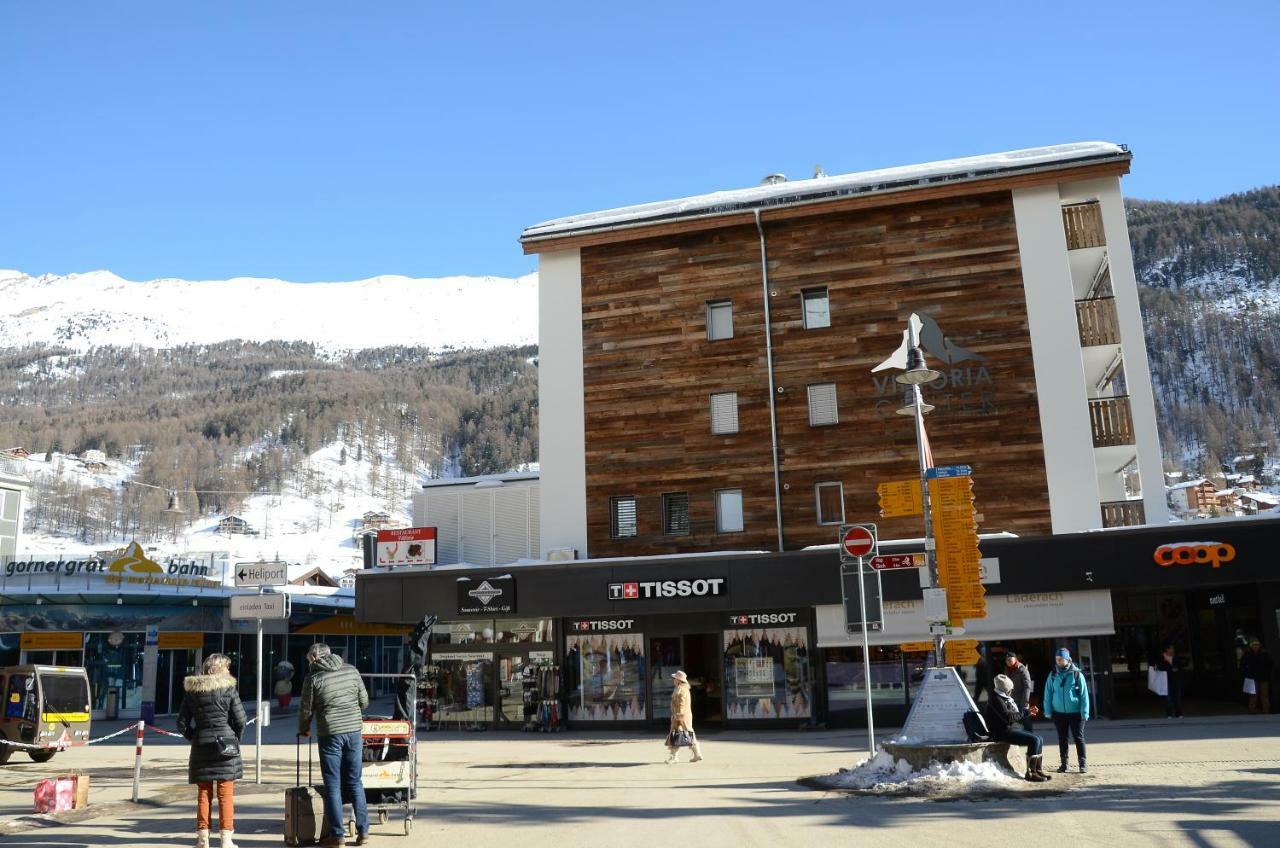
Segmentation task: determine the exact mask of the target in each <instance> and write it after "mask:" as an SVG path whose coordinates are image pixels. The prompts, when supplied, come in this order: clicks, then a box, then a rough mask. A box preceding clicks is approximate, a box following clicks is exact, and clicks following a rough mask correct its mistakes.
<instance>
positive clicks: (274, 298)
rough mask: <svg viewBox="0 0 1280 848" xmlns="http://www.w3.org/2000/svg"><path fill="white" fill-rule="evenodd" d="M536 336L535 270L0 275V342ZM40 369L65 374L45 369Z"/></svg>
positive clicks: (441, 341)
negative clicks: (321, 276) (288, 276)
mask: <svg viewBox="0 0 1280 848" xmlns="http://www.w3.org/2000/svg"><path fill="white" fill-rule="evenodd" d="M537 338H538V277H537V275H536V274H529V275H527V276H524V277H519V278H517V279H510V278H505V277H444V278H440V279H414V278H410V277H400V276H380V277H373V278H371V279H368V280H358V281H355V282H343V283H290V282H285V281H283V280H268V279H257V278H251V277H241V278H237V279H232V280H218V281H207V282H190V281H187V280H172V279H169V280H150V281H148V282H133V281H130V280H125V279H122V278H120V277H117V276H116V275H115V274H112V273H111V272H109V271H90V272H88V273H84V274H67V275H66V276H58V275H56V274H45V275H42V276H38V277H33V276H30V275H28V274H24V273H22V272H21V271H7V270H0V348H4V347H21V346H25V345H31V344H37V343H44V344H48V345H63V346H66V347H70V348H73V349H75V350H78V351H85V350H89V349H92V348H95V347H102V346H105V345H114V346H117V347H129V346H131V345H139V346H141V347H149V348H169V347H176V346H178V345H184V344H215V343H217V342H224V341H229V340H232V339H243V340H245V341H251V342H267V341H303V342H312V343H314V344H315V345H316V346H317V347H318V348H320V349H321V350H322V351H325V352H339V351H345V350H364V349H368V348H379V347H388V346H391V345H408V346H412V347H429V348H433V349H437V350H439V349H446V348H488V347H497V346H500V345H516V344H533V343H535V342H536V341H537ZM44 376H48V377H50V378H52V377H57V376H62V375H61V374H60V373H59V372H58V371H57V368H56V367H51V370H50V372H49V374H47V375H44ZM273 376H277V377H278V376H281V374H280V373H279V372H277V373H276V374H274V375H273Z"/></svg>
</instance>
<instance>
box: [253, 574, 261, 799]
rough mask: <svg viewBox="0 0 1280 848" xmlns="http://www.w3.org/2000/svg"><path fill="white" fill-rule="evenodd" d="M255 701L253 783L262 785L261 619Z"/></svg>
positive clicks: (259, 588) (259, 592)
mask: <svg viewBox="0 0 1280 848" xmlns="http://www.w3.org/2000/svg"><path fill="white" fill-rule="evenodd" d="M258 595H259V597H261V595H262V587H261V586H259V587H258ZM254 698H256V699H257V702H258V707H257V712H258V720H257V721H255V722H254V745H253V782H254V783H259V784H260V783H262V720H263V719H262V619H261V618H259V619H258V689H257V691H256V693H255V694H254Z"/></svg>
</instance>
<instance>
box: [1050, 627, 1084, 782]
mask: <svg viewBox="0 0 1280 848" xmlns="http://www.w3.org/2000/svg"><path fill="white" fill-rule="evenodd" d="M1054 662H1055V663H1056V665H1057V668H1055V669H1054V670H1053V671H1052V672H1051V673H1050V674H1049V679H1048V680H1047V681H1045V684H1044V717H1045V718H1051V719H1053V726H1054V727H1056V728H1057V730H1058V753H1059V754H1060V755H1061V757H1062V765H1060V766H1059V767H1058V771H1060V772H1065V771H1066V770H1067V734H1068V732H1070V735H1071V737H1072V738H1073V739H1074V740H1075V743H1076V759H1077V760H1079V761H1080V771H1081V772H1085V771H1088V768H1087V767H1086V759H1085V749H1084V723H1085V722H1086V721H1088V720H1089V684H1088V682H1087V681H1086V680H1085V679H1084V672H1082V671H1081V670H1080V668H1079V666H1077V665H1076V664H1075V663H1073V662H1072V661H1071V652H1070V651H1068V650H1067V649H1066V648H1059V649H1058V653H1057V655H1056V656H1055V657H1054Z"/></svg>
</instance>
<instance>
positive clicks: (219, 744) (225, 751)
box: [209, 736, 240, 760]
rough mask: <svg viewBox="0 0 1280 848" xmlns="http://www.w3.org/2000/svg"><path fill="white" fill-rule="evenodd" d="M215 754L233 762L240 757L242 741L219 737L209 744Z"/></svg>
mask: <svg viewBox="0 0 1280 848" xmlns="http://www.w3.org/2000/svg"><path fill="white" fill-rule="evenodd" d="M209 745H210V747H212V749H213V751H214V753H216V754H217V755H218V756H219V757H222V758H223V759H224V760H232V759H235V758H236V757H238V756H240V740H239V739H236V738H235V737H234V736H218V737H215V738H214V740H213V741H212V742H210V743H209Z"/></svg>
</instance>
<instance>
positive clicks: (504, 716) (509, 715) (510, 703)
mask: <svg viewBox="0 0 1280 848" xmlns="http://www.w3.org/2000/svg"><path fill="white" fill-rule="evenodd" d="M528 661H529V655H528V654H516V655H514V656H507V657H498V723H499V724H500V725H508V726H511V727H519V726H521V725H523V724H524V667H525V664H526V663H528Z"/></svg>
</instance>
